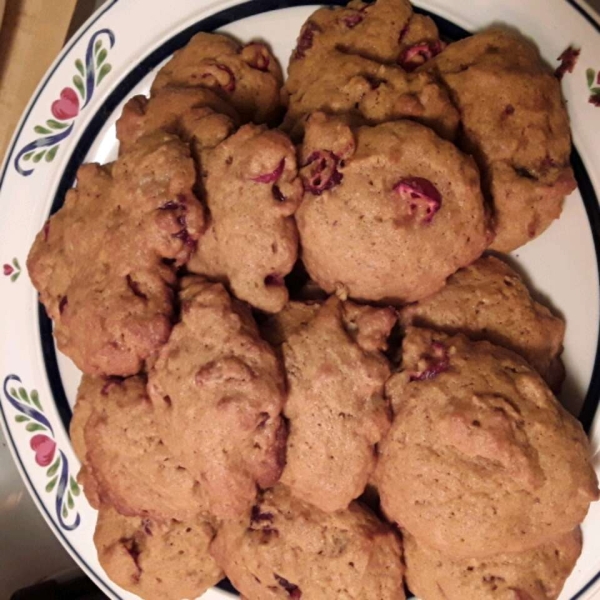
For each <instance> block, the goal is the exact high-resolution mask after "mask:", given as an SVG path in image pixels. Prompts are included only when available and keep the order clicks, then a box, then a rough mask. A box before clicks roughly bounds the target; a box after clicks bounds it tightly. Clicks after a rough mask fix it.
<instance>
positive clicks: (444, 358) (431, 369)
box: [410, 342, 450, 381]
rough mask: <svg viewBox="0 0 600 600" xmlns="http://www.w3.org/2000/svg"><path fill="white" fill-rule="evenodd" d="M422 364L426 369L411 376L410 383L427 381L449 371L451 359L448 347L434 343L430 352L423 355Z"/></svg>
mask: <svg viewBox="0 0 600 600" xmlns="http://www.w3.org/2000/svg"><path fill="white" fill-rule="evenodd" d="M420 362H423V364H424V367H423V368H422V369H421V370H419V371H417V372H416V373H413V374H411V376H410V381H427V380H428V379H433V378H434V377H436V376H437V375H439V374H440V373H443V372H444V371H446V370H448V367H449V366H450V359H449V357H448V352H447V351H446V346H444V344H442V343H441V342H433V343H432V344H431V350H430V352H428V353H427V354H425V355H423V356H422V357H421V361H420Z"/></svg>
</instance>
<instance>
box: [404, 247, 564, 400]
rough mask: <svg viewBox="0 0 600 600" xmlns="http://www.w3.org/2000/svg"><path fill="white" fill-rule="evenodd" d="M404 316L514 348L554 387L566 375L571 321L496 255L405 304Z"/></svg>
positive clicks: (423, 324)
mask: <svg viewBox="0 0 600 600" xmlns="http://www.w3.org/2000/svg"><path fill="white" fill-rule="evenodd" d="M400 321H401V322H402V324H404V325H411V324H412V325H416V326H418V327H429V328H431V329H437V330H441V331H444V332H445V333H449V334H454V333H464V334H465V335H467V336H468V337H470V338H471V339H474V340H481V339H485V340H488V341H490V342H493V343H494V344H498V345H499V346H504V347H505V348H509V349H510V350H513V351H514V352H517V353H518V354H520V355H521V356H523V357H524V358H525V359H527V361H528V362H529V364H530V365H531V366H533V367H535V368H536V369H537V371H538V372H539V373H540V375H541V376H542V377H543V378H544V379H545V380H546V383H548V385H549V386H550V387H551V388H552V389H553V390H557V389H559V388H560V385H561V383H562V380H563V378H564V367H563V364H562V361H561V360H560V354H561V352H562V345H563V338H564V335H565V322H564V321H563V320H562V319H560V318H559V317H557V316H554V315H553V314H552V313H551V312H550V310H549V309H548V308H546V307H545V306H543V305H542V304H540V303H539V302H536V301H535V300H534V299H533V298H532V297H531V295H530V294H529V290H528V289H527V286H526V285H525V283H524V282H523V280H522V279H521V278H520V277H519V275H518V274H517V273H516V272H515V271H513V270H512V269H511V268H510V267H509V266H508V265H507V264H506V263H504V262H502V261H501V260H498V259H497V258H495V257H493V256H486V257H483V258H480V259H479V260H477V261H475V262H474V263H473V264H472V265H469V266H468V267H465V268H464V269H461V270H460V271H457V272H456V273H455V274H454V275H452V276H451V277H450V278H449V279H448V282H447V283H446V285H445V286H444V287H443V288H442V289H441V290H440V291H439V292H437V293H436V294H433V295H432V296H429V297H428V298H425V299H423V300H421V301H420V302H417V303H416V304H411V305H409V306H406V307H404V308H403V309H402V310H401V311H400Z"/></svg>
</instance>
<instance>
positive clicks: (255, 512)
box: [250, 504, 273, 523]
mask: <svg viewBox="0 0 600 600" xmlns="http://www.w3.org/2000/svg"><path fill="white" fill-rule="evenodd" d="M250 520H251V521H252V523H261V522H263V521H266V522H267V523H272V522H273V513H270V512H262V511H261V510H260V506H259V505H258V504H255V505H254V506H253V507H252V513H251V515H250Z"/></svg>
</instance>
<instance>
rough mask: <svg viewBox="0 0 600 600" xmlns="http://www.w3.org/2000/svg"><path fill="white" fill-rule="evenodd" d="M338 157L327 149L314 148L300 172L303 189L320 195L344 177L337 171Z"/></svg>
mask: <svg viewBox="0 0 600 600" xmlns="http://www.w3.org/2000/svg"><path fill="white" fill-rule="evenodd" d="M338 166H340V167H341V166H342V164H340V158H339V156H337V155H336V154H334V153H333V152H330V151H329V150H316V151H315V152H313V153H312V154H311V155H310V156H309V157H308V159H307V161H306V163H305V165H304V168H303V173H302V182H303V184H304V189H305V190H307V191H308V192H310V193H311V194H314V195H315V196H320V195H321V194H322V193H323V192H324V191H326V190H330V189H331V188H333V187H335V186H336V185H338V184H339V183H341V182H342V179H343V178H344V175H343V173H340V172H339V171H338Z"/></svg>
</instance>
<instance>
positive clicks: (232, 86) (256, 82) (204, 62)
mask: <svg viewBox="0 0 600 600" xmlns="http://www.w3.org/2000/svg"><path fill="white" fill-rule="evenodd" d="M282 85H283V75H282V73H281V67H280V66H279V63H278V62H277V59H276V58H275V57H274V56H273V54H272V53H271V51H270V50H269V49H268V48H267V46H266V45H265V44H263V43H259V42H251V43H249V44H246V45H245V46H242V45H241V44H239V43H238V42H236V41H235V40H233V39H232V38H230V37H227V36H225V35H220V34H215V33H198V34H196V35H195V36H194V37H193V38H192V39H191V40H190V41H189V42H188V44H187V45H185V46H184V47H183V48H182V49H181V50H178V51H177V52H176V53H175V54H174V55H173V58H171V60H169V62H167V64H166V65H165V66H164V67H162V68H161V69H160V71H159V72H158V74H157V75H156V79H155V80H154V83H153V84H152V95H154V94H155V93H157V92H158V91H159V90H161V89H162V88H164V87H166V86H186V87H196V86H197V87H203V88H208V89H211V90H213V91H214V92H215V93H216V94H217V95H218V96H220V97H221V98H222V99H224V100H225V101H226V102H228V103H229V104H231V105H232V106H233V108H234V109H235V110H236V111H237V112H238V113H239V115H240V117H241V118H242V120H243V121H244V122H248V121H252V122H254V123H266V122H270V121H273V120H274V119H276V118H277V117H278V116H279V113H280V110H281V104H280V89H281V86H282Z"/></svg>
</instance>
